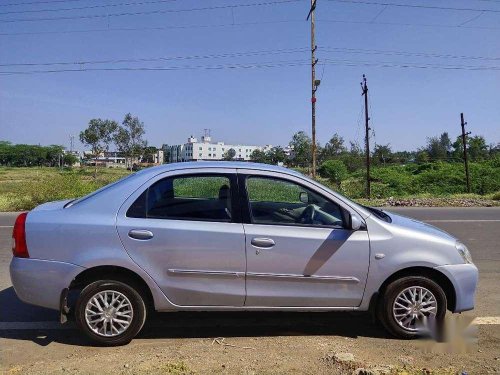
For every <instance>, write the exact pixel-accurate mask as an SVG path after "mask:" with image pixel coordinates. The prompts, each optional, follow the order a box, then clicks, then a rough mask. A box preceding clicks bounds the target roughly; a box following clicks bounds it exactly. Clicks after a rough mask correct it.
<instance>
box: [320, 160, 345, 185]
mask: <svg viewBox="0 0 500 375" xmlns="http://www.w3.org/2000/svg"><path fill="white" fill-rule="evenodd" d="M319 174H320V175H321V177H325V178H328V179H329V180H330V181H331V182H333V183H335V184H336V185H337V187H340V185H341V183H342V181H344V180H345V179H346V178H347V176H348V174H349V172H348V171H347V167H346V166H345V164H344V163H343V162H342V161H340V160H327V161H325V162H324V163H323V164H321V166H320V167H319Z"/></svg>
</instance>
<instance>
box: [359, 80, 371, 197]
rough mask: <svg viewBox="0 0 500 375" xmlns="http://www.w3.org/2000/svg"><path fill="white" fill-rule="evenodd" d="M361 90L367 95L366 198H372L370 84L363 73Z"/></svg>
mask: <svg viewBox="0 0 500 375" xmlns="http://www.w3.org/2000/svg"><path fill="white" fill-rule="evenodd" d="M361 90H362V93H361V95H363V96H364V97H365V152H366V198H368V199H370V195H371V192H370V126H369V125H368V122H369V121H370V117H368V85H367V84H366V76H365V75H364V74H363V82H361Z"/></svg>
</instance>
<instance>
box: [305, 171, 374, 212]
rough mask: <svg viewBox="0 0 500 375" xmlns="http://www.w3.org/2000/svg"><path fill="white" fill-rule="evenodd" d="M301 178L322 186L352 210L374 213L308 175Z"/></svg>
mask: <svg viewBox="0 0 500 375" xmlns="http://www.w3.org/2000/svg"><path fill="white" fill-rule="evenodd" d="M301 177H302V178H305V179H306V180H308V181H309V182H311V183H313V184H315V185H319V186H321V188H323V189H324V190H326V191H328V192H329V193H331V194H333V195H335V196H336V197H337V198H339V199H340V200H342V201H344V202H346V203H347V204H348V205H349V206H351V207H352V208H354V209H355V210H357V211H358V210H360V211H362V212H363V211H365V212H366V213H371V212H372V211H371V210H369V209H368V208H367V207H365V206H363V205H361V204H358V203H356V202H354V201H353V200H352V199H350V198H347V197H346V196H345V195H342V194H340V193H339V192H336V191H334V190H332V189H330V188H329V187H327V186H325V185H323V184H322V183H320V182H318V181H315V180H313V179H311V178H309V177H307V176H306V175H303V174H301Z"/></svg>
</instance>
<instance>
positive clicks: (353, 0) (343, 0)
mask: <svg viewBox="0 0 500 375" xmlns="http://www.w3.org/2000/svg"><path fill="white" fill-rule="evenodd" d="M329 1H331V2H336V3H349V4H359V5H380V6H387V7H401V8H420V9H434V10H457V11H466V12H484V13H500V9H479V8H457V7H444V6H438V5H422V4H401V3H382V2H378V1H361V0H329Z"/></svg>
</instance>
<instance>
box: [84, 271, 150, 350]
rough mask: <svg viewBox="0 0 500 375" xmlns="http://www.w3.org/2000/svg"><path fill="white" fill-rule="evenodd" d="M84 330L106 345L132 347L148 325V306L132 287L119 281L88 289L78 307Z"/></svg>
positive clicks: (87, 287)
mask: <svg viewBox="0 0 500 375" xmlns="http://www.w3.org/2000/svg"><path fill="white" fill-rule="evenodd" d="M75 319H76V323H77V324H78V326H79V327H80V329H81V330H82V331H83V332H84V333H85V334H86V335H87V336H88V337H90V338H91V339H92V340H93V341H95V342H97V343H99V344H103V345H109V346H114V345H123V344H127V343H129V342H130V341H131V340H132V339H133V338H134V337H135V336H136V335H137V334H138V333H139V331H140V330H141V329H142V327H143V325H144V322H145V321H146V305H145V303H144V300H143V298H142V297H141V295H140V294H139V293H138V291H137V290H136V289H135V288H133V287H132V286H130V285H128V284H125V283H123V282H120V281H115V280H100V281H95V282H93V283H91V284H89V285H87V286H86V287H85V288H84V289H83V290H82V292H81V293H80V296H79V297H78V300H77V301H76V305H75Z"/></svg>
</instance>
